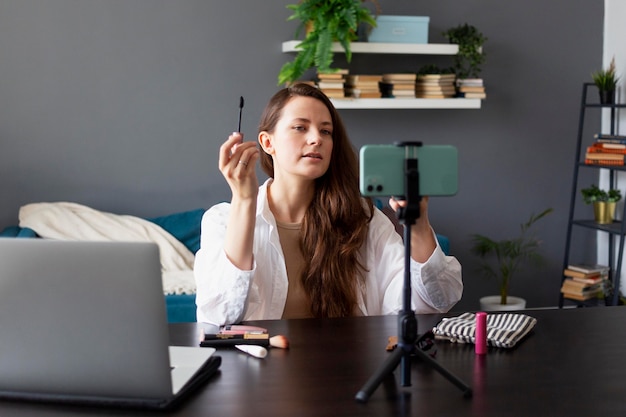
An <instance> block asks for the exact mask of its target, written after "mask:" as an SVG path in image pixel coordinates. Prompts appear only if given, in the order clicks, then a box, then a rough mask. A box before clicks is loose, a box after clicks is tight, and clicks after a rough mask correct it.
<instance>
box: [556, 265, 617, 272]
mask: <svg viewBox="0 0 626 417" xmlns="http://www.w3.org/2000/svg"><path fill="white" fill-rule="evenodd" d="M567 269H569V270H572V271H577V272H582V273H583V274H596V273H604V274H606V273H608V272H609V270H610V269H611V268H609V267H608V266H607V265H601V264H585V263H576V264H568V265H567Z"/></svg>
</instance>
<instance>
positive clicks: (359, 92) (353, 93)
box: [346, 87, 382, 98]
mask: <svg viewBox="0 0 626 417" xmlns="http://www.w3.org/2000/svg"><path fill="white" fill-rule="evenodd" d="M346 97H354V98H381V97H382V93H381V92H380V90H373V89H360V88H350V87H347V88H346Z"/></svg>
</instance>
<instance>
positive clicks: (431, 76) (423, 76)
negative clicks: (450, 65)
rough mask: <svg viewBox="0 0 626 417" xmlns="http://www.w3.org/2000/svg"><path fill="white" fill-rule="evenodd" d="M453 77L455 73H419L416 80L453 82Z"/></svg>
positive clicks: (454, 77)
mask: <svg viewBox="0 0 626 417" xmlns="http://www.w3.org/2000/svg"><path fill="white" fill-rule="evenodd" d="M455 79H456V75H455V74H420V75H418V76H417V80H418V81H433V80H445V81H449V82H454V80H455Z"/></svg>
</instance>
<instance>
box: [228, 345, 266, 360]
mask: <svg viewBox="0 0 626 417" xmlns="http://www.w3.org/2000/svg"><path fill="white" fill-rule="evenodd" d="M235 347H236V348H237V349H239V350H240V351H242V352H246V353H247V354H249V355H252V356H254V357H255V358H259V359H263V358H264V357H266V356H267V349H265V348H264V347H263V346H254V345H235Z"/></svg>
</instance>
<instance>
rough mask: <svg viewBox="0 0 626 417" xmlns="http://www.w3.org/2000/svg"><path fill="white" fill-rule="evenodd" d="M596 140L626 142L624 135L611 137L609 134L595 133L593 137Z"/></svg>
mask: <svg viewBox="0 0 626 417" xmlns="http://www.w3.org/2000/svg"><path fill="white" fill-rule="evenodd" d="M593 137H594V138H595V139H614V140H626V136H624V135H611V134H609V133H595V134H594V135H593Z"/></svg>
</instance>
